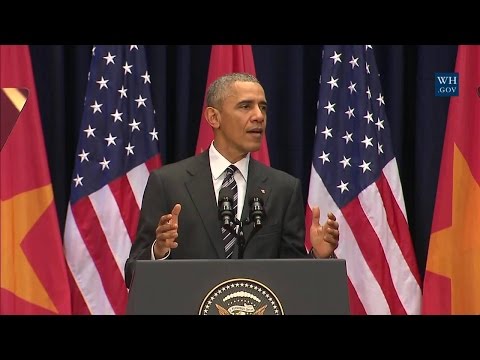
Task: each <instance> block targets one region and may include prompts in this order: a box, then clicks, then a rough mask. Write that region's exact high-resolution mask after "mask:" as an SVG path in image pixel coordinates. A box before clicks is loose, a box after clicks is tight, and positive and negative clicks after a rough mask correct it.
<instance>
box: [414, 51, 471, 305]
mask: <svg viewBox="0 0 480 360" xmlns="http://www.w3.org/2000/svg"><path fill="white" fill-rule="evenodd" d="M455 71H456V72H457V73H458V75H459V76H458V86H459V96H456V97H451V98H450V107H449V111H448V120H447V129H446V133H445V140H444V145H443V154H442V163H441V167H440V177H439V183H438V188H437V197H436V203H435V211H434V216H433V223H432V231H431V236H430V245H429V251H428V259H427V268H426V273H425V280H424V288H423V305H422V310H423V313H424V314H480V287H479V284H480V229H479V227H478V222H479V219H480V160H479V154H480V141H479V139H480V99H479V97H478V94H479V90H478V89H479V87H480V46H464V45H460V46H459V47H458V53H457V62H456V68H455Z"/></svg>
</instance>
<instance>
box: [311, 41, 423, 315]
mask: <svg viewBox="0 0 480 360" xmlns="http://www.w3.org/2000/svg"><path fill="white" fill-rule="evenodd" d="M317 107H318V111H317V126H316V137H315V145H314V155H313V159H312V171H311V177H310V185H309V186H310V188H309V195H308V207H307V226H308V227H307V228H309V226H310V221H311V208H312V207H313V206H319V207H320V210H321V211H322V214H324V215H325V214H326V212H327V211H332V212H333V213H334V214H335V215H336V217H337V220H338V222H339V224H340V242H339V246H338V249H337V250H336V255H337V256H338V257H339V258H343V259H346V263H347V274H348V281H349V284H348V285H349V293H350V306H351V311H352V313H353V314H419V313H420V301H421V290H420V285H419V284H420V276H419V273H418V268H417V263H416V259H415V254H414V251H413V246H412V241H411V238H410V233H409V228H408V218H407V214H406V210H405V204H404V200H403V194H402V186H401V183H400V178H399V174H398V167H397V162H396V159H395V156H394V154H393V149H392V143H391V138H390V128H389V125H388V120H387V114H386V111H385V97H384V94H383V93H382V89H381V85H380V75H379V73H378V70H377V65H376V62H375V56H374V51H373V47H372V46H370V45H355V46H349V45H342V46H333V45H329V46H325V48H324V51H323V61H322V73H321V79H320V91H319V100H318V104H317ZM324 215H323V216H322V217H324ZM307 233H308V232H307ZM306 242H307V243H306V246H307V247H308V246H309V245H310V244H309V239H308V238H307V241H306Z"/></svg>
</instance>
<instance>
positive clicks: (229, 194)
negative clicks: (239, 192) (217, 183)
mask: <svg viewBox="0 0 480 360" xmlns="http://www.w3.org/2000/svg"><path fill="white" fill-rule="evenodd" d="M224 198H228V199H229V200H230V201H233V190H232V189H230V188H228V187H224V188H221V189H220V192H219V193H218V201H219V202H220V201H222V199H224Z"/></svg>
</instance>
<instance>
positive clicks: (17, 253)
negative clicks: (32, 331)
mask: <svg viewBox="0 0 480 360" xmlns="http://www.w3.org/2000/svg"><path fill="white" fill-rule="evenodd" d="M0 92H1V111H0V124H1V133H2V135H1V142H2V147H1V153H0V156H1V161H0V195H1V197H0V205H1V207H0V228H1V238H0V243H1V247H0V270H1V272H0V274H1V276H0V279H1V280H0V314H70V313H71V310H70V289H69V286H68V280H67V267H66V262H65V257H64V254H63V247H62V239H61V236H60V229H59V225H58V218H57V213H56V208H55V203H54V201H53V191H52V185H51V180H50V173H49V169H48V163H47V156H46V152H45V144H44V140H43V131H42V126H41V122H40V113H39V108H38V102H37V94H36V91H35V82H34V78H33V71H32V65H31V61H30V52H29V49H28V46H3V45H2V46H0ZM27 94H28V101H27ZM22 107H23V110H22Z"/></svg>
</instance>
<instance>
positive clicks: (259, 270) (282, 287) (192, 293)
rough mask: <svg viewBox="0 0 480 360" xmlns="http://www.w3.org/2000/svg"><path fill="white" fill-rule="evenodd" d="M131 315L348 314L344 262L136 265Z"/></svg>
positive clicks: (209, 262) (273, 260)
mask: <svg viewBox="0 0 480 360" xmlns="http://www.w3.org/2000/svg"><path fill="white" fill-rule="evenodd" d="M127 313H128V314H138V315H140V314H159V315H194V314H202V315H236V314H246V315H248V314H251V315H269V314H270V315H282V314H285V315H312V314H315V315H317V314H322V315H323V314H332V315H333V314H340V315H346V314H349V303H348V289H347V274H346V263H345V260H343V259H328V260H327V259H325V260H323V259H266V260H261V259H258V260H251V259H245V260H164V261H149V260H139V261H137V262H136V266H135V272H134V277H133V281H132V285H131V287H130V292H129V299H128V307H127Z"/></svg>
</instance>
